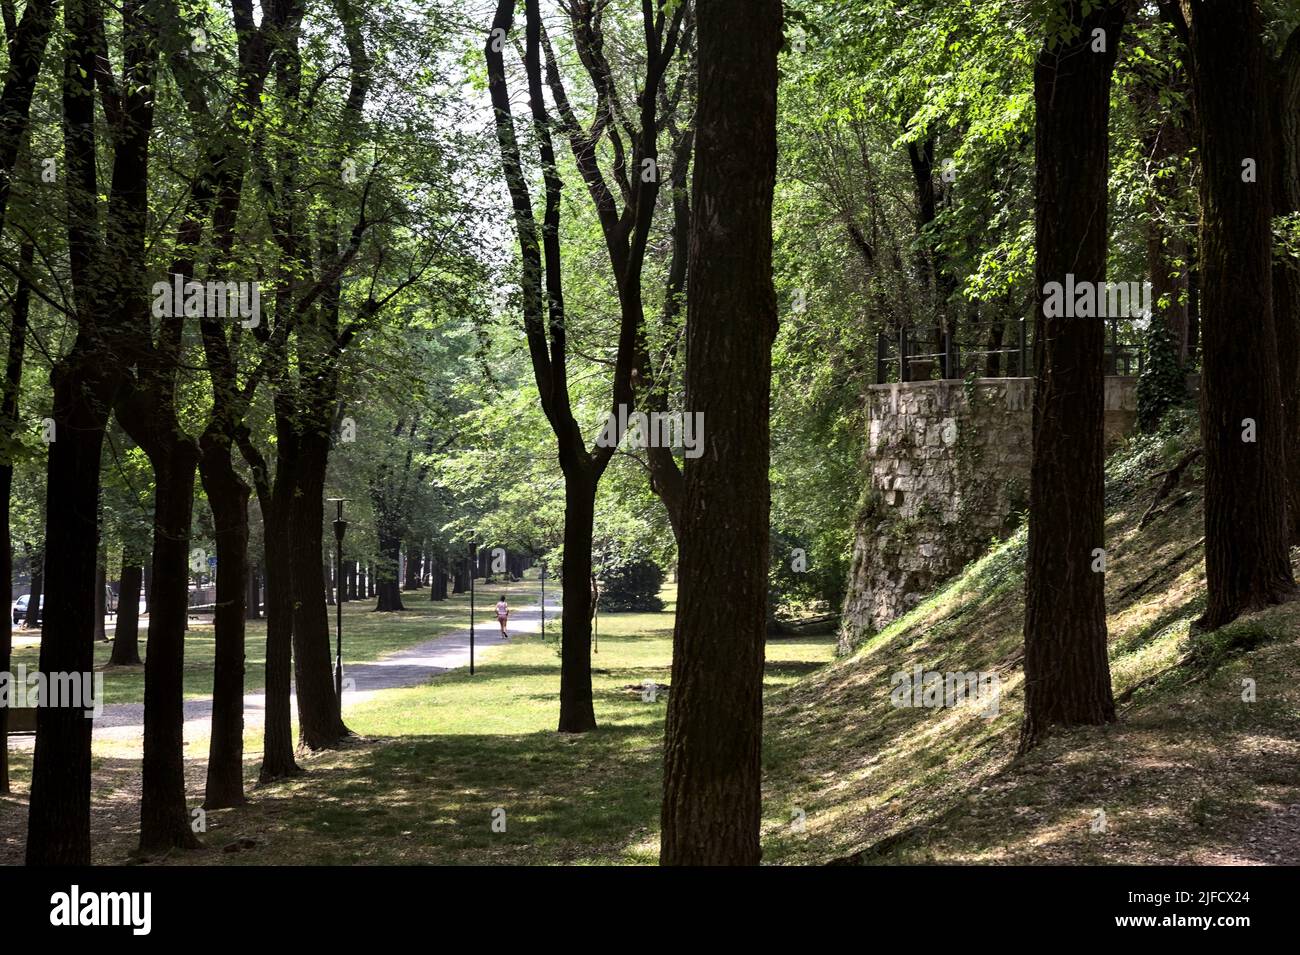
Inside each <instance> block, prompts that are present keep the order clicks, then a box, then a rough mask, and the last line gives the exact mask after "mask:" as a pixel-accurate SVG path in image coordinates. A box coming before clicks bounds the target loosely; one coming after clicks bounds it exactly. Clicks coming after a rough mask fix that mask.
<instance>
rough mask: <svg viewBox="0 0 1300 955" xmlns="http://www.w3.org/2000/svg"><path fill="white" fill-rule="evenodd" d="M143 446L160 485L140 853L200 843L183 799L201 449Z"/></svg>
mask: <svg viewBox="0 0 1300 955" xmlns="http://www.w3.org/2000/svg"><path fill="white" fill-rule="evenodd" d="M136 441H137V442H140V441H141V438H140V437H137V438H136ZM142 446H144V445H142ZM145 450H146V453H149V458H150V461H151V462H152V464H153V469H154V478H155V485H156V488H157V490H156V493H155V499H154V535H153V583H154V595H153V607H152V609H151V610H150V612H149V652H148V654H147V655H146V657H145V664H144V762H143V765H142V777H143V779H142V786H141V799H140V851H141V852H155V851H165V850H167V849H174V848H192V847H195V846H197V845H198V840H197V839H195V837H194V832H193V831H192V830H191V828H190V815H189V810H188V808H187V807H186V804H185V744H184V738H183V737H184V722H185V717H184V671H185V630H186V628H187V625H188V622H189V571H188V564H189V557H190V555H189V546H190V523H191V519H192V516H193V510H194V475H195V471H196V469H197V467H198V448H197V447H196V446H195V444H194V443H193V442H192V441H190V440H188V439H183V440H174V441H167V442H166V443H165V444H162V445H160V446H158V447H154V448H151V447H147V446H145Z"/></svg>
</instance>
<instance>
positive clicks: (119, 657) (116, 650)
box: [108, 548, 144, 667]
mask: <svg viewBox="0 0 1300 955" xmlns="http://www.w3.org/2000/svg"><path fill="white" fill-rule="evenodd" d="M143 579H144V568H143V567H142V566H141V565H140V556H139V555H138V554H136V553H135V552H134V551H132V550H131V549H130V548H124V549H123V551H122V579H121V581H120V583H119V586H118V591H119V592H118V595H117V626H116V628H115V629H114V631H113V652H112V655H110V656H109V658H108V665H109V666H115V667H138V666H141V665H142V661H141V660H140V585H141V583H142V582H143Z"/></svg>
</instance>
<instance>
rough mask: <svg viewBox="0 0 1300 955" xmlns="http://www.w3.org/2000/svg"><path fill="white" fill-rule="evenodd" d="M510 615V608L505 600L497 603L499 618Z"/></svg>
mask: <svg viewBox="0 0 1300 955" xmlns="http://www.w3.org/2000/svg"><path fill="white" fill-rule="evenodd" d="M508 613H510V607H509V606H508V605H507V604H506V602H505V601H504V600H502V601H499V602H498V603H497V616H498V617H504V616H506V614H508Z"/></svg>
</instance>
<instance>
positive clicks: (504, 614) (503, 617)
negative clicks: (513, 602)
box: [497, 594, 510, 640]
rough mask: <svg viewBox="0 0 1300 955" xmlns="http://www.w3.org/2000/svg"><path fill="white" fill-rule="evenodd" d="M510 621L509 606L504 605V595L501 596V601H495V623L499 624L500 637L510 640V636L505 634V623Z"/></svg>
mask: <svg viewBox="0 0 1300 955" xmlns="http://www.w3.org/2000/svg"><path fill="white" fill-rule="evenodd" d="M509 619H510V605H509V604H508V603H506V595H505V594H502V595H501V599H500V600H498V601H497V623H499V624H501V636H503V637H504V638H505V639H507V640H509V639H510V634H508V633H506V621H507V620H509Z"/></svg>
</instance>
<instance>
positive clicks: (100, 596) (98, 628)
mask: <svg viewBox="0 0 1300 955" xmlns="http://www.w3.org/2000/svg"><path fill="white" fill-rule="evenodd" d="M100 524H101V526H102V524H103V521H101V522H100ZM107 558H108V555H107V554H105V553H104V547H103V545H102V544H101V545H100V548H99V560H97V561H96V562H95V641H96V642H97V643H108V629H107V628H106V627H105V626H104V618H105V617H106V616H107V615H108V594H107V593H106V591H107V589H108V559H107Z"/></svg>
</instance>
